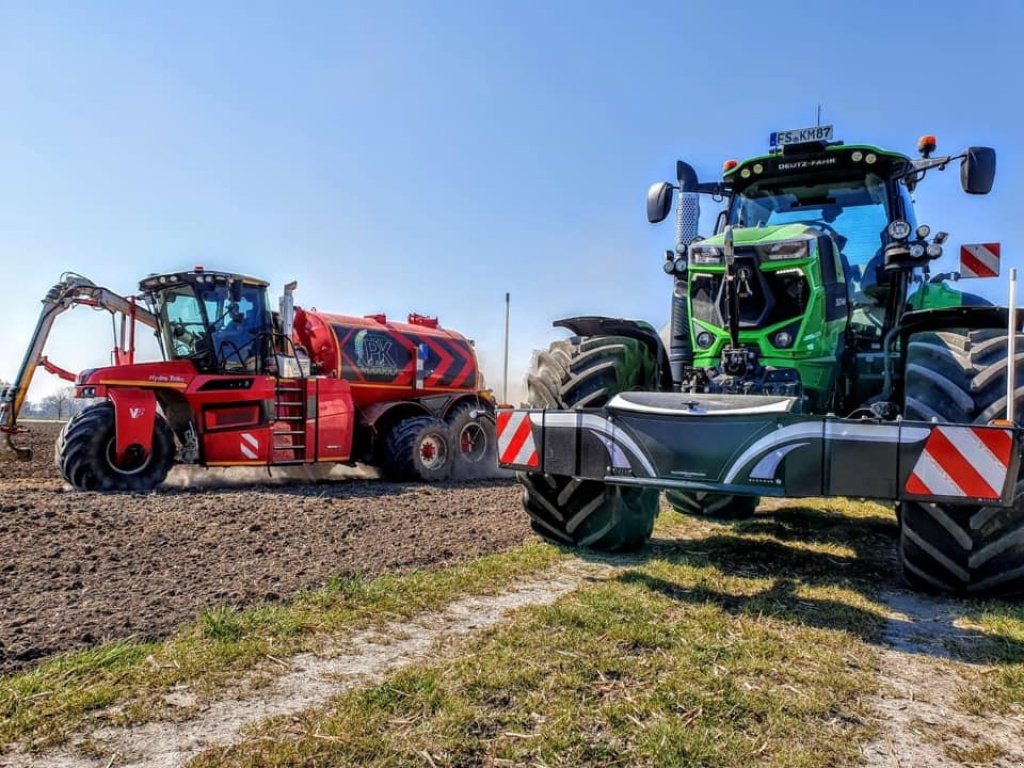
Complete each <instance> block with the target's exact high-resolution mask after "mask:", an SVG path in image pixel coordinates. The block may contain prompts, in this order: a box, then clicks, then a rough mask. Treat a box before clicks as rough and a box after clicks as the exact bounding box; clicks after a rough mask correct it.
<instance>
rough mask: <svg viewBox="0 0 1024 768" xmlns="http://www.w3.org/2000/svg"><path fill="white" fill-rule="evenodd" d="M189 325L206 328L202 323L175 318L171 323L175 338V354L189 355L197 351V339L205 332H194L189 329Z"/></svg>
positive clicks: (172, 335)
mask: <svg viewBox="0 0 1024 768" xmlns="http://www.w3.org/2000/svg"><path fill="white" fill-rule="evenodd" d="M189 326H198V327H199V328H204V326H203V324H202V323H197V322H185V321H184V320H175V321H174V322H172V323H171V337H172V338H173V340H174V352H175V354H178V355H183V356H187V355H191V354H194V353H195V351H196V348H195V347H196V341H197V340H198V339H200V338H202V337H203V335H204V334H202V333H199V334H196V333H193V332H192V331H190V330H188V328H189Z"/></svg>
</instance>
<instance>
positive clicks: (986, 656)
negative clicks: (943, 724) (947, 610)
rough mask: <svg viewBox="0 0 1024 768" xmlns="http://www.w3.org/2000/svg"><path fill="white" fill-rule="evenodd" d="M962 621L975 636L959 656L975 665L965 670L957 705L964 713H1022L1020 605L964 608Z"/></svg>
mask: <svg viewBox="0 0 1024 768" xmlns="http://www.w3.org/2000/svg"><path fill="white" fill-rule="evenodd" d="M964 622H965V623H967V624H969V626H970V628H971V629H972V630H974V632H975V633H976V637H975V640H974V642H972V643H970V644H968V645H966V646H962V647H960V648H959V649H958V650H959V654H960V655H961V656H962V657H964V658H965V659H966V660H968V661H971V662H974V663H975V664H982V665H986V666H989V668H987V669H982V670H978V669H975V668H972V667H966V668H965V669H964V672H963V677H964V680H965V683H964V686H963V687H962V688H961V690H960V691H959V693H958V696H957V705H958V706H959V707H960V708H961V709H962V710H963V711H965V712H967V713H968V714H972V715H978V716H982V717H984V716H986V715H990V714H993V713H997V714H1009V713H1014V714H1018V715H1020V714H1024V605H1019V604H1013V603H1007V602H1001V601H992V602H990V603H986V604H983V605H981V606H977V607H975V608H973V609H971V608H967V609H966V610H965V612H964Z"/></svg>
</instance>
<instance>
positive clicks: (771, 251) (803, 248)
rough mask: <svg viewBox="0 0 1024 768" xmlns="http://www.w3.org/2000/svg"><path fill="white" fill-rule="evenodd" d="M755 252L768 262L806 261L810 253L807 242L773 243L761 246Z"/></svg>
mask: <svg viewBox="0 0 1024 768" xmlns="http://www.w3.org/2000/svg"><path fill="white" fill-rule="evenodd" d="M754 250H756V251H757V254H758V256H760V257H761V258H762V259H767V260H768V261H781V260H783V259H806V258H807V255H808V253H809V251H810V249H809V247H808V241H807V240H799V241H795V242H788V243H772V244H771V245H759V246H757V247H756V248H755V249H754Z"/></svg>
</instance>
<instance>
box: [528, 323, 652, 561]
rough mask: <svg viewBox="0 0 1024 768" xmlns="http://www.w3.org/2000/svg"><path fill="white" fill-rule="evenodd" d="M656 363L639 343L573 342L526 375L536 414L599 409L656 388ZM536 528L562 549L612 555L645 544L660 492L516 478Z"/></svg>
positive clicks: (554, 349) (611, 339) (543, 356)
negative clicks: (620, 396)
mask: <svg viewBox="0 0 1024 768" xmlns="http://www.w3.org/2000/svg"><path fill="white" fill-rule="evenodd" d="M656 370H657V361H656V360H655V359H654V357H653V356H652V355H651V354H650V352H649V351H648V350H647V348H646V347H645V346H644V345H643V344H642V343H641V342H640V341H639V340H637V339H632V338H628V337H624V336H591V337H586V338H580V337H574V338H572V339H568V340H565V341H556V342H554V343H553V344H552V345H551V346H550V347H549V348H548V351H547V352H542V353H540V354H539V355H538V356H537V358H536V359H535V360H534V363H533V366H532V369H531V371H530V373H529V375H528V376H527V387H528V390H529V404H530V407H532V408H558V409H576V408H598V407H600V406H603V405H604V404H605V403H607V402H608V401H609V400H610V399H611V398H612V397H613V396H615V395H617V394H618V393H619V392H625V391H628V390H633V389H640V390H653V389H655V387H656ZM516 477H517V479H518V480H519V482H520V483H521V484H522V485H523V487H524V491H523V509H524V510H525V511H526V513H527V514H528V515H529V516H530V523H531V525H532V527H533V530H534V531H536V532H537V533H538V534H540V535H541V536H543V537H544V538H546V539H548V540H550V541H553V542H555V543H557V544H568V545H571V546H582V547H590V548H591V549H597V550H604V551H608V552H624V551H629V550H633V549H636V548H637V547H640V546H642V545H643V544H644V542H646V541H647V540H648V539H649V538H650V536H651V532H652V530H653V529H654V518H655V517H657V515H658V495H659V494H658V491H657V490H653V489H646V488H631V487H625V486H616V485H606V484H605V483H602V482H599V481H597V480H579V479H574V478H571V477H563V476H559V475H546V474H539V473H519V474H517V476H516Z"/></svg>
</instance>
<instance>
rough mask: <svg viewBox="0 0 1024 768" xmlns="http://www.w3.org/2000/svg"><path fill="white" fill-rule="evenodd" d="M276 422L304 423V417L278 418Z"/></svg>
mask: <svg viewBox="0 0 1024 768" xmlns="http://www.w3.org/2000/svg"><path fill="white" fill-rule="evenodd" d="M276 420H277V421H305V420H306V417H305V416H278V417H277V419H276Z"/></svg>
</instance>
